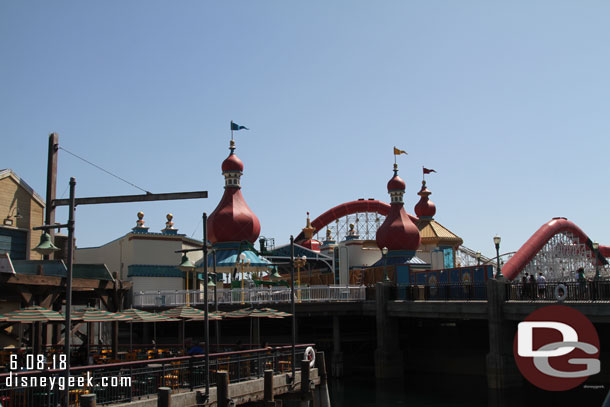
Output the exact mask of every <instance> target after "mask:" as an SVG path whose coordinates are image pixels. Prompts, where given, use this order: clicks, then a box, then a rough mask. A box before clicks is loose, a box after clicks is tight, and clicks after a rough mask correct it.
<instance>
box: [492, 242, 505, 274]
mask: <svg viewBox="0 0 610 407" xmlns="http://www.w3.org/2000/svg"><path fill="white" fill-rule="evenodd" d="M501 240H502V238H501V237H500V236H498V235H496V236H494V245H495V246H496V264H497V265H496V267H497V268H498V271H497V272H496V280H503V279H504V276H503V275H502V269H501V268H500V241H501Z"/></svg>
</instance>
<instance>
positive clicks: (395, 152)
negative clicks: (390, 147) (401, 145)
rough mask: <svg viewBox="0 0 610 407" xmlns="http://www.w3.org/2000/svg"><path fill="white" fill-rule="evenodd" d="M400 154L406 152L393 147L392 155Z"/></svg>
mask: <svg viewBox="0 0 610 407" xmlns="http://www.w3.org/2000/svg"><path fill="white" fill-rule="evenodd" d="M401 154H407V152H406V151H403V150H399V149H397V148H396V147H394V155H401Z"/></svg>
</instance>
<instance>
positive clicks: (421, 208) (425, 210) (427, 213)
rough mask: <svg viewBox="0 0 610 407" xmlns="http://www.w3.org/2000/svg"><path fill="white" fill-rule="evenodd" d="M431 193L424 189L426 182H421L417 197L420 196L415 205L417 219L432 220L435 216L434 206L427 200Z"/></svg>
mask: <svg viewBox="0 0 610 407" xmlns="http://www.w3.org/2000/svg"><path fill="white" fill-rule="evenodd" d="M430 194H432V192H430V191H428V188H426V181H422V186H421V190H420V191H419V192H418V193H417V195H419V196H421V198H420V200H419V202H418V203H417V205H415V214H416V215H417V217H419V218H421V217H428V218H432V217H433V216H434V215H435V214H436V205H434V202H432V201H431V200H430V198H428V197H429V196H430Z"/></svg>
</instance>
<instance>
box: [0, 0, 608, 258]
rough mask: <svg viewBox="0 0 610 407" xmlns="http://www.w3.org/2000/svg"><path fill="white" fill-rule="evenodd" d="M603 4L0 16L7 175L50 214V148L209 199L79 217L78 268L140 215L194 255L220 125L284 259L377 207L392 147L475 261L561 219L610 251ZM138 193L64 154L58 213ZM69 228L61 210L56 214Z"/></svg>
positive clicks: (144, 9)
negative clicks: (44, 202) (345, 219)
mask: <svg viewBox="0 0 610 407" xmlns="http://www.w3.org/2000/svg"><path fill="white" fill-rule="evenodd" d="M609 16H610V3H608V2H603V1H558V0H552V1H536V2H532V1H510V2H489V1H459V2H457V1H418V2H415V1H403V0H401V1H375V2H373V1H366V2H365V1H353V0H352V1H326V0H323V1H322V0H321V1H298V2H297V1H279V0H277V1H245V0H244V1H223V2H218V1H201V0H198V1H180V2H169V1H166V2H160V1H150V0H147V1H136V0H132V1H104V2H102V1H97V2H92V1H87V2H83V1H71V2H66V1H53V2H49V1H17V0H13V1H11V0H6V1H2V2H0V56H1V62H0V134H1V140H2V147H1V150H0V151H1V153H0V157H1V159H0V168H11V169H13V170H14V171H15V172H16V173H17V174H18V175H20V176H21V177H22V178H23V179H24V180H26V182H28V183H29V184H30V185H31V186H32V187H33V188H34V189H35V190H36V191H37V192H38V193H39V194H40V195H41V196H44V194H45V188H46V187H45V185H46V181H45V177H46V154H47V152H46V149H47V138H48V134H49V133H51V132H57V133H59V137H60V145H61V146H62V147H64V148H66V149H68V150H69V151H72V152H74V153H77V154H79V155H81V156H83V157H85V158H87V159H88V160H90V161H92V162H94V163H96V164H98V165H100V166H102V167H104V168H106V169H108V170H109V171H111V172H114V173H116V174H118V175H120V176H121V177H123V178H125V179H127V180H129V181H131V182H133V183H134V184H136V185H138V186H140V187H142V188H144V189H146V190H148V191H151V192H155V193H159V192H178V191H193V190H207V191H209V198H208V199H204V200H193V201H182V202H180V201H168V202H154V203H138V204H114V205H103V206H82V207H79V208H78V210H77V213H76V222H77V223H76V225H77V229H76V237H77V245H78V246H80V247H86V246H96V245H100V244H103V243H105V242H107V241H109V240H112V239H115V238H117V237H119V236H121V235H123V234H124V233H126V232H128V231H129V230H130V228H131V227H133V226H135V221H136V213H137V212H138V211H139V210H143V211H144V212H145V214H146V215H145V218H144V219H145V220H146V221H147V225H148V226H150V227H151V231H159V230H160V229H162V228H163V227H164V222H165V214H166V213H168V212H172V213H173V214H174V222H175V226H176V227H177V228H179V229H180V232H181V233H186V234H187V235H189V236H191V235H192V234H193V233H195V237H197V238H201V233H202V231H201V223H200V219H201V213H202V212H203V211H207V212H208V214H210V213H211V212H212V211H213V210H214V208H215V207H216V204H217V203H218V201H219V200H220V197H221V195H222V192H223V185H224V180H223V177H222V176H221V171H220V164H221V162H222V161H223V160H224V158H225V157H226V156H227V154H228V143H229V139H230V132H229V122H230V120H234V121H235V122H237V123H239V124H243V125H246V126H248V127H249V128H250V129H251V130H250V131H240V132H239V133H236V135H237V137H236V140H237V154H238V155H239V157H240V158H241V159H242V160H243V161H244V165H245V171H244V176H243V177H242V187H243V189H242V192H243V193H244V196H245V198H246V201H247V202H248V204H249V206H250V207H251V209H252V210H253V211H254V212H255V213H256V214H257V215H258V217H259V219H260V221H261V225H262V231H261V234H262V235H264V236H267V237H274V238H275V239H276V244H279V243H285V242H287V241H288V239H289V236H290V234H294V235H296V234H298V233H299V232H300V230H301V228H302V227H303V226H304V221H305V213H306V212H307V211H310V212H311V214H312V219H313V218H315V217H316V216H318V215H319V214H321V213H323V212H324V211H326V210H327V209H329V208H331V207H333V206H335V205H337V204H340V203H343V202H347V201H351V200H354V199H357V198H361V197H362V198H371V197H372V198H376V199H380V200H383V201H386V202H389V196H388V195H387V191H386V183H387V181H388V180H389V179H390V177H391V176H392V164H393V155H392V147H393V146H394V145H396V146H397V147H399V148H401V149H403V150H406V151H407V152H408V156H404V155H402V156H400V157H399V166H400V176H401V177H402V178H403V179H404V180H405V181H406V182H407V192H406V196H405V202H406V203H405V207H406V209H407V211H408V212H410V213H413V207H414V205H415V204H416V202H417V200H418V199H419V197H418V196H417V195H416V193H417V191H418V190H419V188H420V185H421V167H422V166H426V167H428V168H433V169H435V170H436V171H437V173H436V174H431V175H430V176H429V177H427V179H428V186H429V189H430V190H431V191H432V195H431V199H432V200H433V201H434V202H435V203H436V205H437V214H436V217H435V218H436V219H437V220H438V221H439V222H440V223H442V224H443V225H445V226H446V227H448V228H449V229H451V230H452V231H453V232H455V233H456V234H458V235H459V236H461V237H462V238H463V239H464V242H465V245H466V246H468V247H470V248H473V249H475V250H480V251H481V252H482V253H483V254H486V255H492V254H493V253H494V248H493V242H492V237H493V236H494V235H495V234H500V235H501V236H502V239H503V240H502V251H510V250H517V249H518V248H519V247H520V246H521V245H522V244H523V243H524V242H525V241H526V240H527V239H528V238H529V237H530V236H531V235H532V234H533V233H534V232H535V231H536V230H537V229H538V228H539V227H540V226H541V225H542V224H544V223H546V222H547V221H549V220H550V219H551V218H552V217H554V216H565V217H567V218H568V219H571V220H572V221H574V222H575V223H576V224H577V225H579V226H580V227H581V228H582V229H583V230H584V232H585V233H587V234H588V235H589V236H590V237H591V238H592V239H593V240H597V241H599V242H600V243H602V244H610V236H609V233H608V222H610V221H609V220H608V217H607V216H606V213H607V207H608V202H609V201H610V189H609V188H608V184H607V180H608V164H607V160H608V151H609V150H610V149H609V147H610V141H609V137H608V135H609V134H610V114H608V111H609V109H608V107H609V106H608V97H609V95H610V79H609V78H610V52H609V48H608V44H610V24H608V17H609ZM71 176H74V177H76V179H77V187H76V190H77V194H76V195H77V196H78V197H84V196H99V195H121V194H137V193H140V192H141V191H139V190H137V189H135V188H133V187H130V186H129V185H126V184H124V183H122V182H120V181H118V180H116V179H114V178H112V177H110V176H108V175H106V174H105V173H103V172H101V171H99V170H97V169H95V168H93V167H91V166H89V165H87V164H85V163H83V162H82V161H80V160H78V159H76V158H74V157H72V156H70V155H68V154H66V153H65V152H64V151H60V156H59V178H58V188H57V194H58V196H59V197H67V186H68V180H69V177H71ZM58 220H59V221H63V220H65V210H64V211H60V212H59V213H58Z"/></svg>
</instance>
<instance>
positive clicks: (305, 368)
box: [301, 359, 311, 394]
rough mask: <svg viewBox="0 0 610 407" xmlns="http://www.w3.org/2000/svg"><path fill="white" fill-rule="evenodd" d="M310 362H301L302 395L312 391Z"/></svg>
mask: <svg viewBox="0 0 610 407" xmlns="http://www.w3.org/2000/svg"><path fill="white" fill-rule="evenodd" d="M309 371H310V370H309V360H307V359H305V360H301V393H303V394H306V393H309V392H310V391H311V388H310V384H309V382H310V381H309Z"/></svg>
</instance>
